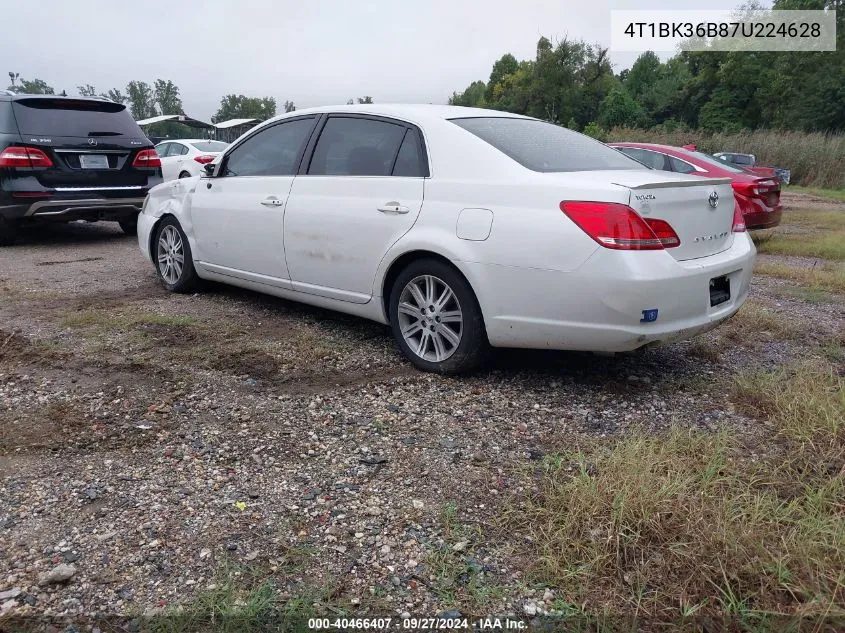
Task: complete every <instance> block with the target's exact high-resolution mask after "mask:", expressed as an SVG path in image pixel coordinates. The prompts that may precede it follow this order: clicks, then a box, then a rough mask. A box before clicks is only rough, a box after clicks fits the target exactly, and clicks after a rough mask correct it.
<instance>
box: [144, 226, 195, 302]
mask: <svg viewBox="0 0 845 633" xmlns="http://www.w3.org/2000/svg"><path fill="white" fill-rule="evenodd" d="M152 251H153V262H154V263H155V267H156V273H157V274H158V278H159V281H161V285H163V286H164V287H165V288H167V289H168V290H169V291H170V292H179V293H190V292H196V291H197V290H199V286H200V278H199V277H198V276H197V271H196V269H195V268H194V260H193V258H192V256H191V245H190V244H189V243H188V238H187V237H186V236H185V232H184V231H183V230H182V227H181V226H179V222H178V221H177V220H176V218H174V217H172V216H171V217H166V218H164V219H163V220H162V221H161V222H159V224H158V226H157V227H156V232H155V239H154V240H153V248H152Z"/></svg>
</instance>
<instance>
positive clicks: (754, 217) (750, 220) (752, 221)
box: [742, 207, 783, 231]
mask: <svg viewBox="0 0 845 633" xmlns="http://www.w3.org/2000/svg"><path fill="white" fill-rule="evenodd" d="M782 215H783V209H782V207H776V208H775V209H773V210H771V211H753V212H751V213H744V214H743V216H742V217H743V218H745V226H746V228H747V229H748V230H749V231H755V230H757V229H772V228H774V227H776V226H777V225H779V224H780V220H781V216H782Z"/></svg>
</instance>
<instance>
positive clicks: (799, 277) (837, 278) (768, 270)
mask: <svg viewBox="0 0 845 633" xmlns="http://www.w3.org/2000/svg"><path fill="white" fill-rule="evenodd" d="M754 272H755V273H756V274H758V275H767V276H769V277H780V278H781V279H788V280H789V281H794V282H797V283H799V284H801V286H802V287H803V288H804V289H806V290H808V291H816V292H818V291H822V292H839V293H845V265H842V264H836V263H833V262H824V263H823V264H821V265H819V266H814V267H812V268H806V267H798V266H789V265H787V264H775V263H769V262H762V263H758V264H757V265H756V266H755V267H754Z"/></svg>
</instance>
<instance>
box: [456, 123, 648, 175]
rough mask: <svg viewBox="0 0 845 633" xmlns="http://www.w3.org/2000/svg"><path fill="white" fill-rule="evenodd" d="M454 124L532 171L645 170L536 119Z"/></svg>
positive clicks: (584, 138)
mask: <svg viewBox="0 0 845 633" xmlns="http://www.w3.org/2000/svg"><path fill="white" fill-rule="evenodd" d="M450 121H451V122H452V123H454V124H455V125H457V126H459V127H462V128H463V129H465V130H466V131H467V132H470V133H472V134H474V135H475V136H477V137H478V138H480V139H481V140H483V141H486V142H487V143H489V144H490V145H492V146H493V147H495V148H496V149H497V150H499V151H500V152H502V153H503V154H506V155H507V156H509V157H510V158H512V159H513V160H515V161H516V162H517V163H519V164H520V165H522V166H523V167H527V168H528V169H531V170H532V171H542V172H563V171H589V170H601V171H603V170H616V169H645V167H643V166H642V165H641V164H640V163H638V162H637V161H635V160H632V159H630V158H628V157H627V156H625V155H623V154H620V153H619V152H617V151H616V150H615V149H613V148H611V147H608V146H607V145H605V144H604V143H599V142H598V141H596V140H594V139H592V138H590V137H589V136H585V135H584V134H579V133H578V132H573V131H572V130H568V129H566V128H565V127H561V126H559V125H553V124H551V123H545V122H544V121H537V120H536V119H517V118H510V117H478V118H471V119H450Z"/></svg>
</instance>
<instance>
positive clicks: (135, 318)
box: [59, 309, 199, 330]
mask: <svg viewBox="0 0 845 633" xmlns="http://www.w3.org/2000/svg"><path fill="white" fill-rule="evenodd" d="M198 322H199V321H198V320H197V319H195V318H194V317H189V316H170V315H164V314H153V313H150V312H136V313H132V314H126V313H121V314H114V313H110V312H104V311H102V310H93V309H86V310H79V311H77V312H71V313H68V314H66V315H65V316H63V317H62V318H61V319H59V325H60V326H61V327H73V328H82V327H97V328H101V329H110V330H120V329H126V328H133V327H137V326H139V325H164V326H171V327H187V326H190V325H196V324H197V323H198Z"/></svg>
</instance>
